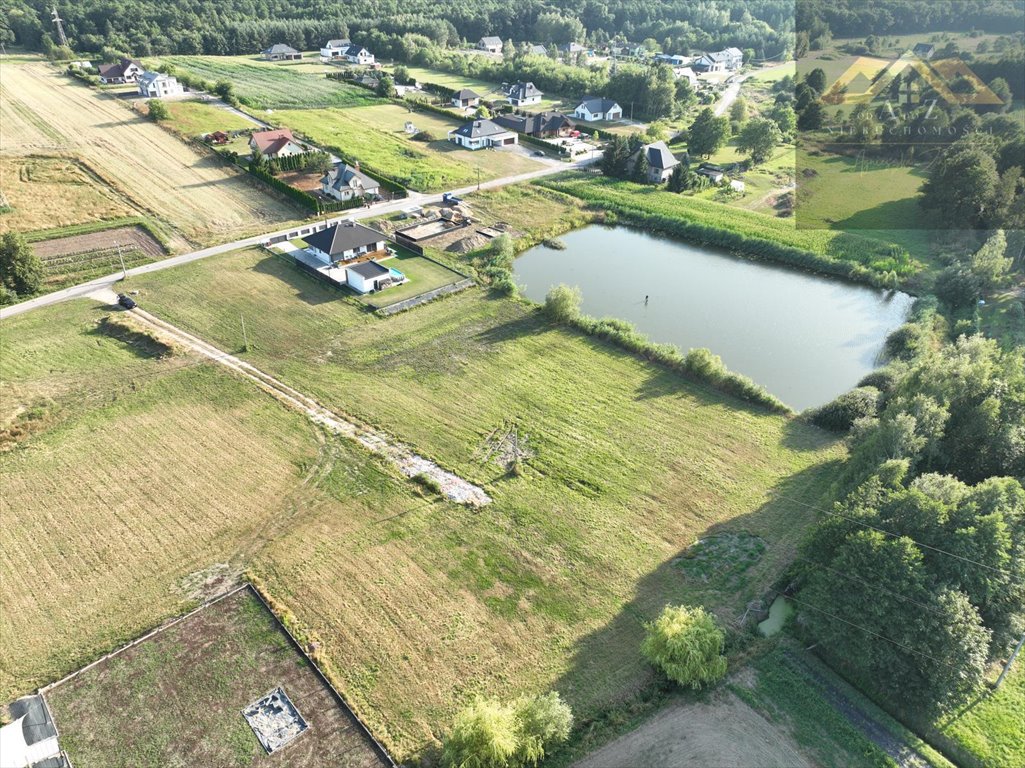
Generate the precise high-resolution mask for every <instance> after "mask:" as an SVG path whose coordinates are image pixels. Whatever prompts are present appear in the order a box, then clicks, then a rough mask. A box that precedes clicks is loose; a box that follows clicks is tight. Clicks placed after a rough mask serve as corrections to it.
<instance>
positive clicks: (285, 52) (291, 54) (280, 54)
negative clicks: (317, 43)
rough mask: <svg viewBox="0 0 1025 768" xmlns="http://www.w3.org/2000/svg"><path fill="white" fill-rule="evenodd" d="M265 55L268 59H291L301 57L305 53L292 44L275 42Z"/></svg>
mask: <svg viewBox="0 0 1025 768" xmlns="http://www.w3.org/2000/svg"><path fill="white" fill-rule="evenodd" d="M263 57H264V58H265V59H267V61H290V60H293V59H301V58H302V57H303V55H302V54H301V53H299V51H297V50H296V49H295V48H293V47H292V46H290V45H285V44H284V43H275V44H274V45H272V46H271V47H270V48H268V49H266V50H265V51H264V52H263Z"/></svg>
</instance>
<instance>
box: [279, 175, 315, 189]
mask: <svg viewBox="0 0 1025 768" xmlns="http://www.w3.org/2000/svg"><path fill="white" fill-rule="evenodd" d="M277 178H278V181H283V182H285V183H286V184H288V185H289V186H290V187H295V188H296V189H301V190H302V191H303V192H320V180H321V179H322V178H324V174H323V173H308V172H307V171H282V172H281V173H280V174H278V177H277Z"/></svg>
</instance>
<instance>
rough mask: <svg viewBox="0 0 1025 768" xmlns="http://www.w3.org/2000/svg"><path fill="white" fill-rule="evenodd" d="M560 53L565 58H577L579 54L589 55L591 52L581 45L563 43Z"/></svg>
mask: <svg viewBox="0 0 1025 768" xmlns="http://www.w3.org/2000/svg"><path fill="white" fill-rule="evenodd" d="M559 53H561V54H563V55H564V56H566V55H568V56H575V55H576V54H578V53H586V54H589V53H590V50H589V49H587V48H585V47H584V46H582V45H581V44H580V43H563V44H562V45H560V46H559Z"/></svg>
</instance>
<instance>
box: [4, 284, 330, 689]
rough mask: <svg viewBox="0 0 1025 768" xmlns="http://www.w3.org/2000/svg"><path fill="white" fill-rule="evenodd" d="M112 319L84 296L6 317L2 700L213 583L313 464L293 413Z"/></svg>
mask: <svg viewBox="0 0 1025 768" xmlns="http://www.w3.org/2000/svg"><path fill="white" fill-rule="evenodd" d="M107 314H109V313H108V312H107V311H105V310H101V309H99V308H97V307H96V305H95V304H93V303H92V302H87V301H85V300H82V301H78V302H73V303H68V304H61V305H57V306H54V307H48V308H46V309H43V310H39V311H37V312H33V313H31V314H28V315H23V316H20V317H16V318H11V319H8V320H5V321H3V324H2V326H0V337H2V344H3V346H2V349H0V404H2V410H0V438H2V439H0V475H2V476H3V478H4V481H3V493H2V494H0V519H2V520H3V527H2V546H3V552H4V556H3V557H2V558H0V604H2V605H3V611H0V700H4V701H7V700H9V699H11V698H13V697H14V696H15V695H17V694H20V693H24V692H26V691H28V690H30V689H32V688H34V687H36V686H38V685H42V684H44V683H47V682H50V681H52V680H54V679H57V678H59V677H61V676H62V675H64V674H66V673H68V672H70V671H72V670H74V669H77V668H78V667H79V666H81V665H82V664H84V663H86V662H88V661H90V660H91V659H93V658H95V657H96V656H97V655H99V654H101V653H104V652H106V651H108V650H111V649H112V648H114V647H116V646H117V645H119V644H121V643H123V642H125V641H127V640H129V639H131V638H133V637H135V636H137V635H139V634H141V633H142V632H144V631H146V630H148V629H149V628H151V627H152V626H154V625H156V624H158V623H160V622H161V621H162V620H164V619H165V618H167V617H168V616H169V615H172V614H174V613H177V612H179V611H181V610H183V609H184V608H186V607H188V606H190V605H192V604H194V602H195V601H196V600H197V599H200V598H202V597H203V595H204V594H205V592H206V591H208V590H219V589H223V586H224V583H223V582H224V581H225V580H230V578H231V575H232V574H237V573H238V572H239V570H240V569H241V568H242V567H243V565H244V563H245V561H246V559H247V558H248V556H249V553H250V552H251V551H253V550H254V549H256V548H258V547H259V546H261V544H262V542H264V541H265V539H266V538H268V537H271V536H273V535H274V533H275V532H276V530H277V526H278V525H279V524H287V519H288V517H289V516H290V515H291V514H294V512H295V508H294V506H293V503H294V501H295V499H294V494H295V493H300V492H301V488H302V483H303V480H304V478H305V477H306V475H307V472H308V471H310V470H311V469H312V468H313V467H315V466H316V465H317V461H318V456H319V451H320V443H319V441H318V439H317V433H316V432H315V431H313V430H312V429H311V428H310V427H309V425H308V423H307V422H306V421H305V420H304V419H302V418H301V417H300V416H298V415H295V414H293V413H291V412H289V411H287V410H285V409H283V408H281V406H280V405H278V404H277V403H276V402H275V401H273V400H271V399H270V398H268V397H266V396H265V395H263V394H262V393H260V392H259V391H258V390H256V389H255V388H252V387H251V386H249V385H247V384H245V383H243V382H241V381H238V380H236V379H234V378H231V377H230V376H228V375H226V374H224V373H222V372H221V371H220V370H219V369H216V368H214V367H213V366H212V365H210V364H196V363H197V361H196V360H195V359H193V358H190V357H187V356H185V355H174V356H171V357H164V358H159V357H154V356H153V354H154V345H152V344H149V343H147V341H146V340H145V339H143V338H136V339H133V338H131V337H121V338H115V337H114V336H113V335H111V334H109V333H101V332H100V331H99V330H98V328H97V325H96V321H97V319H99V318H101V317H103V316H105V315H107ZM217 564H225V565H223V566H218V567H215V566H217ZM207 577H210V584H208V585H206V586H204V581H205V580H206V579H207Z"/></svg>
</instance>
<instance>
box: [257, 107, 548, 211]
mask: <svg viewBox="0 0 1025 768" xmlns="http://www.w3.org/2000/svg"><path fill="white" fill-rule="evenodd" d="M272 119H273V120H274V122H275V123H280V124H282V125H287V126H288V127H289V128H292V129H293V130H296V131H299V132H301V133H303V134H304V135H306V136H307V137H308V138H309V139H310V140H311V141H313V142H314V143H315V144H319V145H321V146H323V147H326V148H332V149H336V150H337V151H338V152H339V153H340V154H341V155H342V156H344V157H345V158H346V159H349V160H350V161H353V160H358V161H359V162H360V164H361V165H363V166H364V167H365V168H367V169H369V170H371V171H376V172H377V173H380V174H382V175H384V176H386V177H388V178H390V179H394V180H395V181H398V182H399V183H400V184H402V185H404V186H406V187H409V188H410V189H414V190H417V191H419V192H438V191H440V190H442V189H445V188H447V187H456V186H460V185H467V184H470V183H473V182H475V181H477V179H478V178H479V179H480V180H482V181H485V180H488V179H495V178H500V177H502V176H511V175H515V174H520V173H527V172H529V171H534V170H537V169H539V168H541V167H542V165H541V164H539V163H537V162H536V161H534V160H531V159H530V158H528V157H524V156H523V155H521V154H518V153H517V152H513V151H505V150H490V149H484V150H478V151H476V152H474V151H471V150H468V149H461V148H459V147H457V146H456V145H455V144H453V143H452V142H450V141H448V139H447V138H446V135H447V133H448V131H450V130H452V129H453V128H455V127H457V126H458V123H456V122H451V123H450V122H449V121H447V120H445V119H444V118H442V117H440V116H437V115H429V114H427V113H424V112H417V113H412V114H411V113H410V112H409V111H408V110H407V109H404V108H403V107H400V106H399V105H397V104H380V105H376V106H372V107H366V108H354V109H304V110H279V111H277V112H275V113H274V115H273V118H272ZM406 121H412V122H413V123H414V124H415V125H416V127H417V128H419V129H421V130H430V131H431V132H432V133H433V134H434V136H435V140H434V141H431V142H418V141H413V140H412V138H411V137H410V135H409V134H407V133H406V132H405V128H404V126H405V123H406ZM478 169H479V172H480V175H479V176H478Z"/></svg>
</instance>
